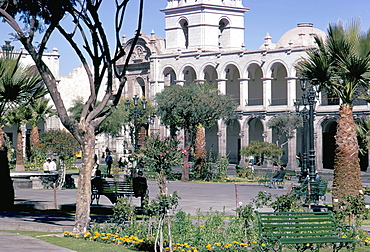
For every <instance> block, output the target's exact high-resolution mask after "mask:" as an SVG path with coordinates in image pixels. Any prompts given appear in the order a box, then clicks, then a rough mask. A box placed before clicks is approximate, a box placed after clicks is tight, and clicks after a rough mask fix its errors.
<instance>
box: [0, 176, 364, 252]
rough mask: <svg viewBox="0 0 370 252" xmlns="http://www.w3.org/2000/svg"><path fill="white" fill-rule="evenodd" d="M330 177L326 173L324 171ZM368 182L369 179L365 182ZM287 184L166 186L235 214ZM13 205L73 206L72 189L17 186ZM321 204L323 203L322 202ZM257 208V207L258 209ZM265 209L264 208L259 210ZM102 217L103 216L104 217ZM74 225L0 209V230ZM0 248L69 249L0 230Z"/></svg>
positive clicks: (192, 204)
mask: <svg viewBox="0 0 370 252" xmlns="http://www.w3.org/2000/svg"><path fill="white" fill-rule="evenodd" d="M325 176H327V177H330V176H332V175H330V172H329V173H328V174H325ZM367 182H369V180H368V181H367ZM148 184H149V190H150V198H151V199H153V198H155V196H156V195H157V194H158V186H157V184H156V182H155V181H149V183H148ZM290 186H291V185H290V183H289V181H288V183H287V184H286V186H285V188H284V189H274V188H268V187H264V186H261V185H256V184H237V185H235V184H232V183H228V184H225V183H196V182H188V183H183V182H170V183H169V185H168V191H169V193H173V192H174V191H177V192H178V195H179V196H180V198H181V199H180V200H179V209H182V210H183V211H185V212H187V213H190V214H192V215H195V214H196V212H197V211H198V209H200V210H201V212H203V213H204V212H206V211H209V210H210V209H212V211H215V210H217V211H225V213H226V214H229V215H232V214H236V213H235V209H236V206H237V205H238V204H239V202H242V203H243V205H245V204H248V203H249V202H250V200H251V199H252V198H254V197H256V195H257V194H258V192H259V191H267V192H270V193H273V194H279V195H281V194H285V193H287V191H288V190H289V187H290ZM15 195H16V198H15V205H16V207H17V208H20V209H27V208H29V207H30V208H35V209H55V206H56V208H58V209H63V210H67V209H74V208H75V205H76V204H75V202H76V190H57V191H56V198H55V199H56V201H55V200H54V191H53V190H43V189H17V190H15ZM330 202H331V198H330V195H328V196H327V199H326V203H330ZM133 203H134V204H136V205H138V204H139V199H135V198H134V199H133ZM324 203H325V202H324ZM112 207H113V205H112V204H111V203H110V201H109V200H108V199H107V198H106V197H104V196H102V197H101V199H100V205H99V206H96V205H95V204H94V205H93V206H92V208H91V211H92V212H94V213H96V214H97V216H96V217H93V218H96V219H97V220H98V221H104V220H106V219H104V218H103V217H101V216H100V217H99V213H101V212H107V211H108V212H109V211H110V212H112ZM260 210H261V209H260ZM263 210H268V209H262V211H263ZM105 218H106V217H105ZM73 224H74V217H71V216H64V215H59V214H48V215H44V214H37V213H25V212H18V211H16V212H0V230H30V231H46V232H60V233H62V232H63V231H71V230H72V228H73ZM0 248H1V251H30V250H32V249H35V250H37V251H70V250H68V249H65V248H61V247H58V246H55V245H52V244H49V243H46V242H43V241H41V240H38V239H36V238H31V237H27V236H22V235H19V234H9V233H4V232H0Z"/></svg>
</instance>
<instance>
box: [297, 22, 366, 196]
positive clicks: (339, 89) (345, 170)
mask: <svg viewBox="0 0 370 252" xmlns="http://www.w3.org/2000/svg"><path fill="white" fill-rule="evenodd" d="M315 41H316V43H317V48H311V49H308V50H307V57H305V58H304V59H302V61H300V62H299V63H298V65H297V70H298V72H300V74H301V76H302V77H303V78H305V79H308V80H311V81H312V85H317V86H318V87H319V90H324V91H326V92H327V93H330V94H334V95H335V96H337V97H339V98H340V101H341V104H340V107H339V119H338V127H337V132H336V136H335V140H336V146H337V149H336V152H335V161H334V180H333V199H339V201H341V199H342V198H343V197H344V196H348V195H352V196H356V195H358V194H359V190H361V188H362V182H361V177H360V164H359V158H358V142H357V137H356V125H355V121H354V118H353V101H354V100H355V99H357V98H358V97H359V95H360V93H361V92H360V91H361V90H368V89H369V87H370V82H369V70H370V46H369V45H370V30H369V31H368V32H367V33H362V32H360V23H359V22H355V21H354V22H351V23H350V24H349V25H348V26H347V27H345V26H344V24H343V23H342V22H338V23H337V24H330V25H329V28H328V36H327V38H326V40H325V41H324V40H322V39H320V38H315Z"/></svg>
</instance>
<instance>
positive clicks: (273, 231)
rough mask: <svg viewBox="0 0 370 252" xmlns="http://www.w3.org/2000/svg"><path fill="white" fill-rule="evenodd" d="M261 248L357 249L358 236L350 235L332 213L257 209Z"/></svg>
mask: <svg viewBox="0 0 370 252" xmlns="http://www.w3.org/2000/svg"><path fill="white" fill-rule="evenodd" d="M256 215H257V222H258V234H259V241H258V243H259V247H258V248H259V250H260V251H271V250H272V251H282V249H283V247H295V249H297V251H305V250H307V249H309V250H311V251H319V249H320V248H321V247H323V246H327V245H329V244H331V245H332V247H333V251H334V252H335V251H339V250H340V249H341V248H344V247H345V248H347V250H348V251H354V249H355V246H356V242H357V241H356V239H353V238H351V237H347V236H346V234H345V233H344V231H345V229H344V228H342V227H341V226H340V225H338V224H337V222H336V221H335V218H334V215H333V213H332V212H268V213H267V212H264V213H262V212H256Z"/></svg>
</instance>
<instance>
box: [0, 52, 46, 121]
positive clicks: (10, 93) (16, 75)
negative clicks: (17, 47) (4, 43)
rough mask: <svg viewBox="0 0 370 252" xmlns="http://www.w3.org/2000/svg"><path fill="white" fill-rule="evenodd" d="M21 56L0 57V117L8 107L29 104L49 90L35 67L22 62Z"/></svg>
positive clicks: (0, 117)
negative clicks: (24, 64) (23, 64)
mask: <svg viewBox="0 0 370 252" xmlns="http://www.w3.org/2000/svg"><path fill="white" fill-rule="evenodd" d="M20 56H21V55H19V57H18V58H14V57H13V56H6V57H0V119H1V120H2V119H3V118H2V116H3V115H4V113H5V112H6V111H7V110H8V109H12V108H14V107H16V106H18V105H22V106H24V105H27V104H28V103H29V102H31V101H32V100H34V99H38V98H40V97H43V96H44V95H45V94H46V93H47V91H46V89H45V87H44V84H43V83H42V82H41V77H40V74H39V73H38V72H37V70H36V69H35V68H34V67H29V66H27V67H24V66H22V65H21V64H20Z"/></svg>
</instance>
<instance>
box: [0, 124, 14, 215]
mask: <svg viewBox="0 0 370 252" xmlns="http://www.w3.org/2000/svg"><path fill="white" fill-rule="evenodd" d="M4 134H5V133H4V131H3V129H2V127H0V191H1V193H0V202H1V204H0V211H4V210H9V209H11V208H12V206H13V205H14V188H13V181H12V179H11V177H10V170H9V162H8V155H7V154H8V153H7V152H8V149H7V148H6V145H5V139H4Z"/></svg>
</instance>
